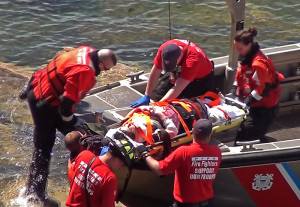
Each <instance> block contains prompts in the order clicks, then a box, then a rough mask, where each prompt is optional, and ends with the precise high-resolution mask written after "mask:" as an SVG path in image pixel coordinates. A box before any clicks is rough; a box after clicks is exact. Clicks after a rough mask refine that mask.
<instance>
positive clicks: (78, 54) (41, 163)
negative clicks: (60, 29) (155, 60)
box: [20, 46, 116, 205]
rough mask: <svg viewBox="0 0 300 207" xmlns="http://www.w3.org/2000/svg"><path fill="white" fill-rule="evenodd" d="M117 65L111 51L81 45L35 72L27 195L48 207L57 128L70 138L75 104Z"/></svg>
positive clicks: (25, 95) (28, 96)
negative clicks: (47, 194) (98, 79)
mask: <svg viewBox="0 0 300 207" xmlns="http://www.w3.org/2000/svg"><path fill="white" fill-rule="evenodd" d="M114 65H116V57H115V55H114V53H113V52H112V51H111V50H108V49H102V50H96V49H94V48H92V47H87V46H81V47H78V48H75V49H72V50H69V51H67V52H63V53H61V54H60V55H58V56H57V57H56V58H55V59H54V60H53V61H51V62H50V63H49V64H48V65H47V66H46V67H45V68H44V69H42V70H39V71H37V72H35V73H34V75H33V76H32V78H31V80H30V81H29V84H28V86H27V89H26V91H23V92H22V93H21V94H20V98H21V99H27V100H28V103H29V107H30V111H31V114H32V118H33V122H34V135H33V142H34V151H33V158H32V162H31V166H30V175H29V179H28V183H27V191H26V193H27V195H36V196H37V197H38V198H39V199H40V200H41V201H42V202H43V203H44V205H46V204H47V202H48V201H49V200H50V199H49V198H48V197H47V196H46V195H45V189H46V183H47V179H48V174H49V164H50V158H51V152H52V148H53V145H54V141H55V136H56V129H57V130H58V131H60V132H61V133H62V134H64V135H66V134H67V133H68V132H70V131H72V130H73V129H74V125H75V123H76V122H77V120H78V119H77V117H76V116H74V115H73V110H74V105H75V104H76V103H78V102H79V101H80V100H81V99H82V98H83V97H84V96H85V95H86V93H87V92H88V91H89V90H90V89H91V88H92V87H93V86H94V84H95V82H96V79H95V76H97V75H99V74H100V72H101V71H104V70H108V69H110V68H112V67H113V66H114Z"/></svg>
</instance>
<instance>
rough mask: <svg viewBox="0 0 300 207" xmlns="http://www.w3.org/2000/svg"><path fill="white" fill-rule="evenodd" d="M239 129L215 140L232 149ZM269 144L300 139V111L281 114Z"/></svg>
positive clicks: (269, 137) (268, 137) (217, 135)
mask: <svg viewBox="0 0 300 207" xmlns="http://www.w3.org/2000/svg"><path fill="white" fill-rule="evenodd" d="M236 132H237V128H232V129H230V130H227V131H224V132H221V133H218V134H214V135H213V138H214V139H217V140H218V141H220V142H222V143H224V144H226V145H227V146H229V147H231V146H233V143H234V138H235V135H236ZM266 138H267V140H268V141H269V142H276V141H286V140H293V139H299V138H300V110H294V111H291V112H280V113H279V115H278V117H277V119H276V120H275V121H274V122H273V124H272V125H271V127H270V129H269V132H268V133H267V135H266Z"/></svg>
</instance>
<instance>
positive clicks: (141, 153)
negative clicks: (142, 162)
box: [135, 144, 149, 159]
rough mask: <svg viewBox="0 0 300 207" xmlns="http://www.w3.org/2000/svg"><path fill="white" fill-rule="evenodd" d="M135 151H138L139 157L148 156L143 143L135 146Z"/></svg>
mask: <svg viewBox="0 0 300 207" xmlns="http://www.w3.org/2000/svg"><path fill="white" fill-rule="evenodd" d="M135 149H136V151H137V153H138V156H139V157H141V158H144V159H145V158H146V157H148V156H149V153H148V149H147V147H146V146H145V145H143V144H140V145H139V146H137V147H136V148H135Z"/></svg>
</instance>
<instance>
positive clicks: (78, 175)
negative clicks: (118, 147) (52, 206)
mask: <svg viewBox="0 0 300 207" xmlns="http://www.w3.org/2000/svg"><path fill="white" fill-rule="evenodd" d="M93 157H95V155H94V154H93V153H92V152H90V151H88V150H85V151H83V152H81V153H80V154H79V155H78V157H77V158H76V161H75V169H76V170H75V177H74V180H73V182H72V186H71V189H70V194H69V197H68V200H67V202H66V206H72V207H77V206H78V207H79V206H80V207H82V206H87V197H86V192H85V188H84V186H85V185H86V184H85V183H84V177H85V171H86V168H87V165H88V164H89V162H90V161H91V160H92V159H93ZM87 191H88V194H89V195H88V199H89V204H90V205H89V206H90V207H93V206H95V207H112V206H115V204H114V201H115V198H116V196H117V179H116V176H115V175H114V174H113V172H112V171H111V170H110V169H109V167H108V166H107V165H105V164H104V163H103V162H102V161H101V160H100V158H99V156H97V157H96V158H95V160H94V162H93V163H92V165H91V167H90V170H89V174H88V182H87Z"/></svg>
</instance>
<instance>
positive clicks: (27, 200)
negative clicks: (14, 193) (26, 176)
mask: <svg viewBox="0 0 300 207" xmlns="http://www.w3.org/2000/svg"><path fill="white" fill-rule="evenodd" d="M25 192H26V187H23V188H21V189H20V191H19V195H18V197H16V198H14V199H12V200H11V201H10V206H11V207H29V206H30V207H33V206H36V207H38V206H42V203H41V202H40V201H39V199H38V198H37V197H36V196H34V195H29V196H26V195H25ZM32 200H33V201H34V203H35V204H33V203H32V202H31V201H32Z"/></svg>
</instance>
